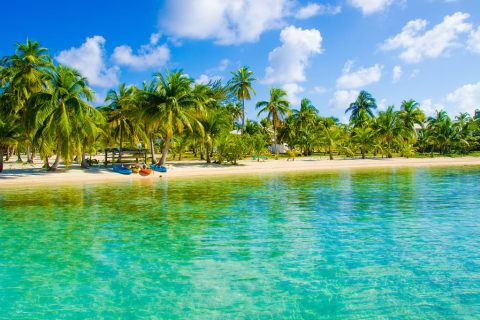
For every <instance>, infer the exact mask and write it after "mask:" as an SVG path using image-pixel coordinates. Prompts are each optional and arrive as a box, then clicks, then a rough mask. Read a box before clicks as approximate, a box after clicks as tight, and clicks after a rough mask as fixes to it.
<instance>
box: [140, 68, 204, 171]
mask: <svg viewBox="0 0 480 320" xmlns="http://www.w3.org/2000/svg"><path fill="white" fill-rule="evenodd" d="M154 75H155V77H156V78H157V82H158V88H157V90H156V93H155V94H151V95H149V98H148V99H149V101H150V104H149V106H150V107H148V108H146V109H145V110H144V113H143V116H144V117H149V118H150V119H151V121H152V122H154V123H157V124H159V125H160V124H161V126H162V128H163V129H162V130H163V131H164V140H165V144H164V148H163V152H162V158H161V159H160V164H161V165H163V164H165V161H166V159H167V154H168V149H169V147H170V142H171V140H172V139H173V138H174V137H175V135H176V134H181V133H182V132H183V131H184V130H185V129H187V130H190V131H192V130H193V129H194V128H197V129H198V130H199V131H200V132H202V131H203V127H202V125H201V123H200V122H199V120H198V114H199V112H204V111H205V108H204V103H202V102H201V100H202V99H203V98H200V97H198V96H195V95H194V94H193V92H192V89H191V84H192V80H191V79H190V78H188V77H187V76H186V75H184V74H183V73H182V71H176V72H173V73H170V72H169V71H168V69H167V72H166V75H165V76H164V75H162V74H161V73H155V74H154Z"/></svg>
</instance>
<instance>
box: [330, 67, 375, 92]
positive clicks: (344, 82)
mask: <svg viewBox="0 0 480 320" xmlns="http://www.w3.org/2000/svg"><path fill="white" fill-rule="evenodd" d="M352 65H353V62H352V61H347V63H346V64H345V67H344V68H343V74H342V76H340V78H338V79H337V88H339V89H358V88H362V87H364V86H366V85H369V84H371V83H375V82H378V81H380V79H381V77H382V68H383V66H379V65H378V64H376V65H374V66H373V67H370V68H361V69H359V70H357V71H355V72H351V68H352Z"/></svg>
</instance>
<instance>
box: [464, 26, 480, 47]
mask: <svg viewBox="0 0 480 320" xmlns="http://www.w3.org/2000/svg"><path fill="white" fill-rule="evenodd" d="M467 46H468V49H469V50H471V51H473V52H476V53H480V27H478V29H477V30H473V31H472V32H471V33H470V37H469V38H468V42H467Z"/></svg>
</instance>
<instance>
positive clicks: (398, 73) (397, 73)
mask: <svg viewBox="0 0 480 320" xmlns="http://www.w3.org/2000/svg"><path fill="white" fill-rule="evenodd" d="M402 74H403V70H402V67H400V66H395V67H393V80H392V81H393V83H396V82H398V80H400V78H401V77H402Z"/></svg>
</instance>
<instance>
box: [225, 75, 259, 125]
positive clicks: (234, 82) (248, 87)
mask: <svg viewBox="0 0 480 320" xmlns="http://www.w3.org/2000/svg"><path fill="white" fill-rule="evenodd" d="M232 74H233V78H232V79H231V80H230V81H229V83H228V85H229V87H230V90H231V92H232V94H233V95H234V96H236V97H237V100H238V101H242V134H243V133H244V131H245V99H247V100H250V99H251V98H252V97H251V95H250V92H252V93H253V94H254V95H255V94H256V93H255V90H254V89H253V88H252V82H253V81H256V80H257V79H255V78H254V77H253V72H252V71H250V70H248V67H242V68H239V69H238V71H237V72H232Z"/></svg>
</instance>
